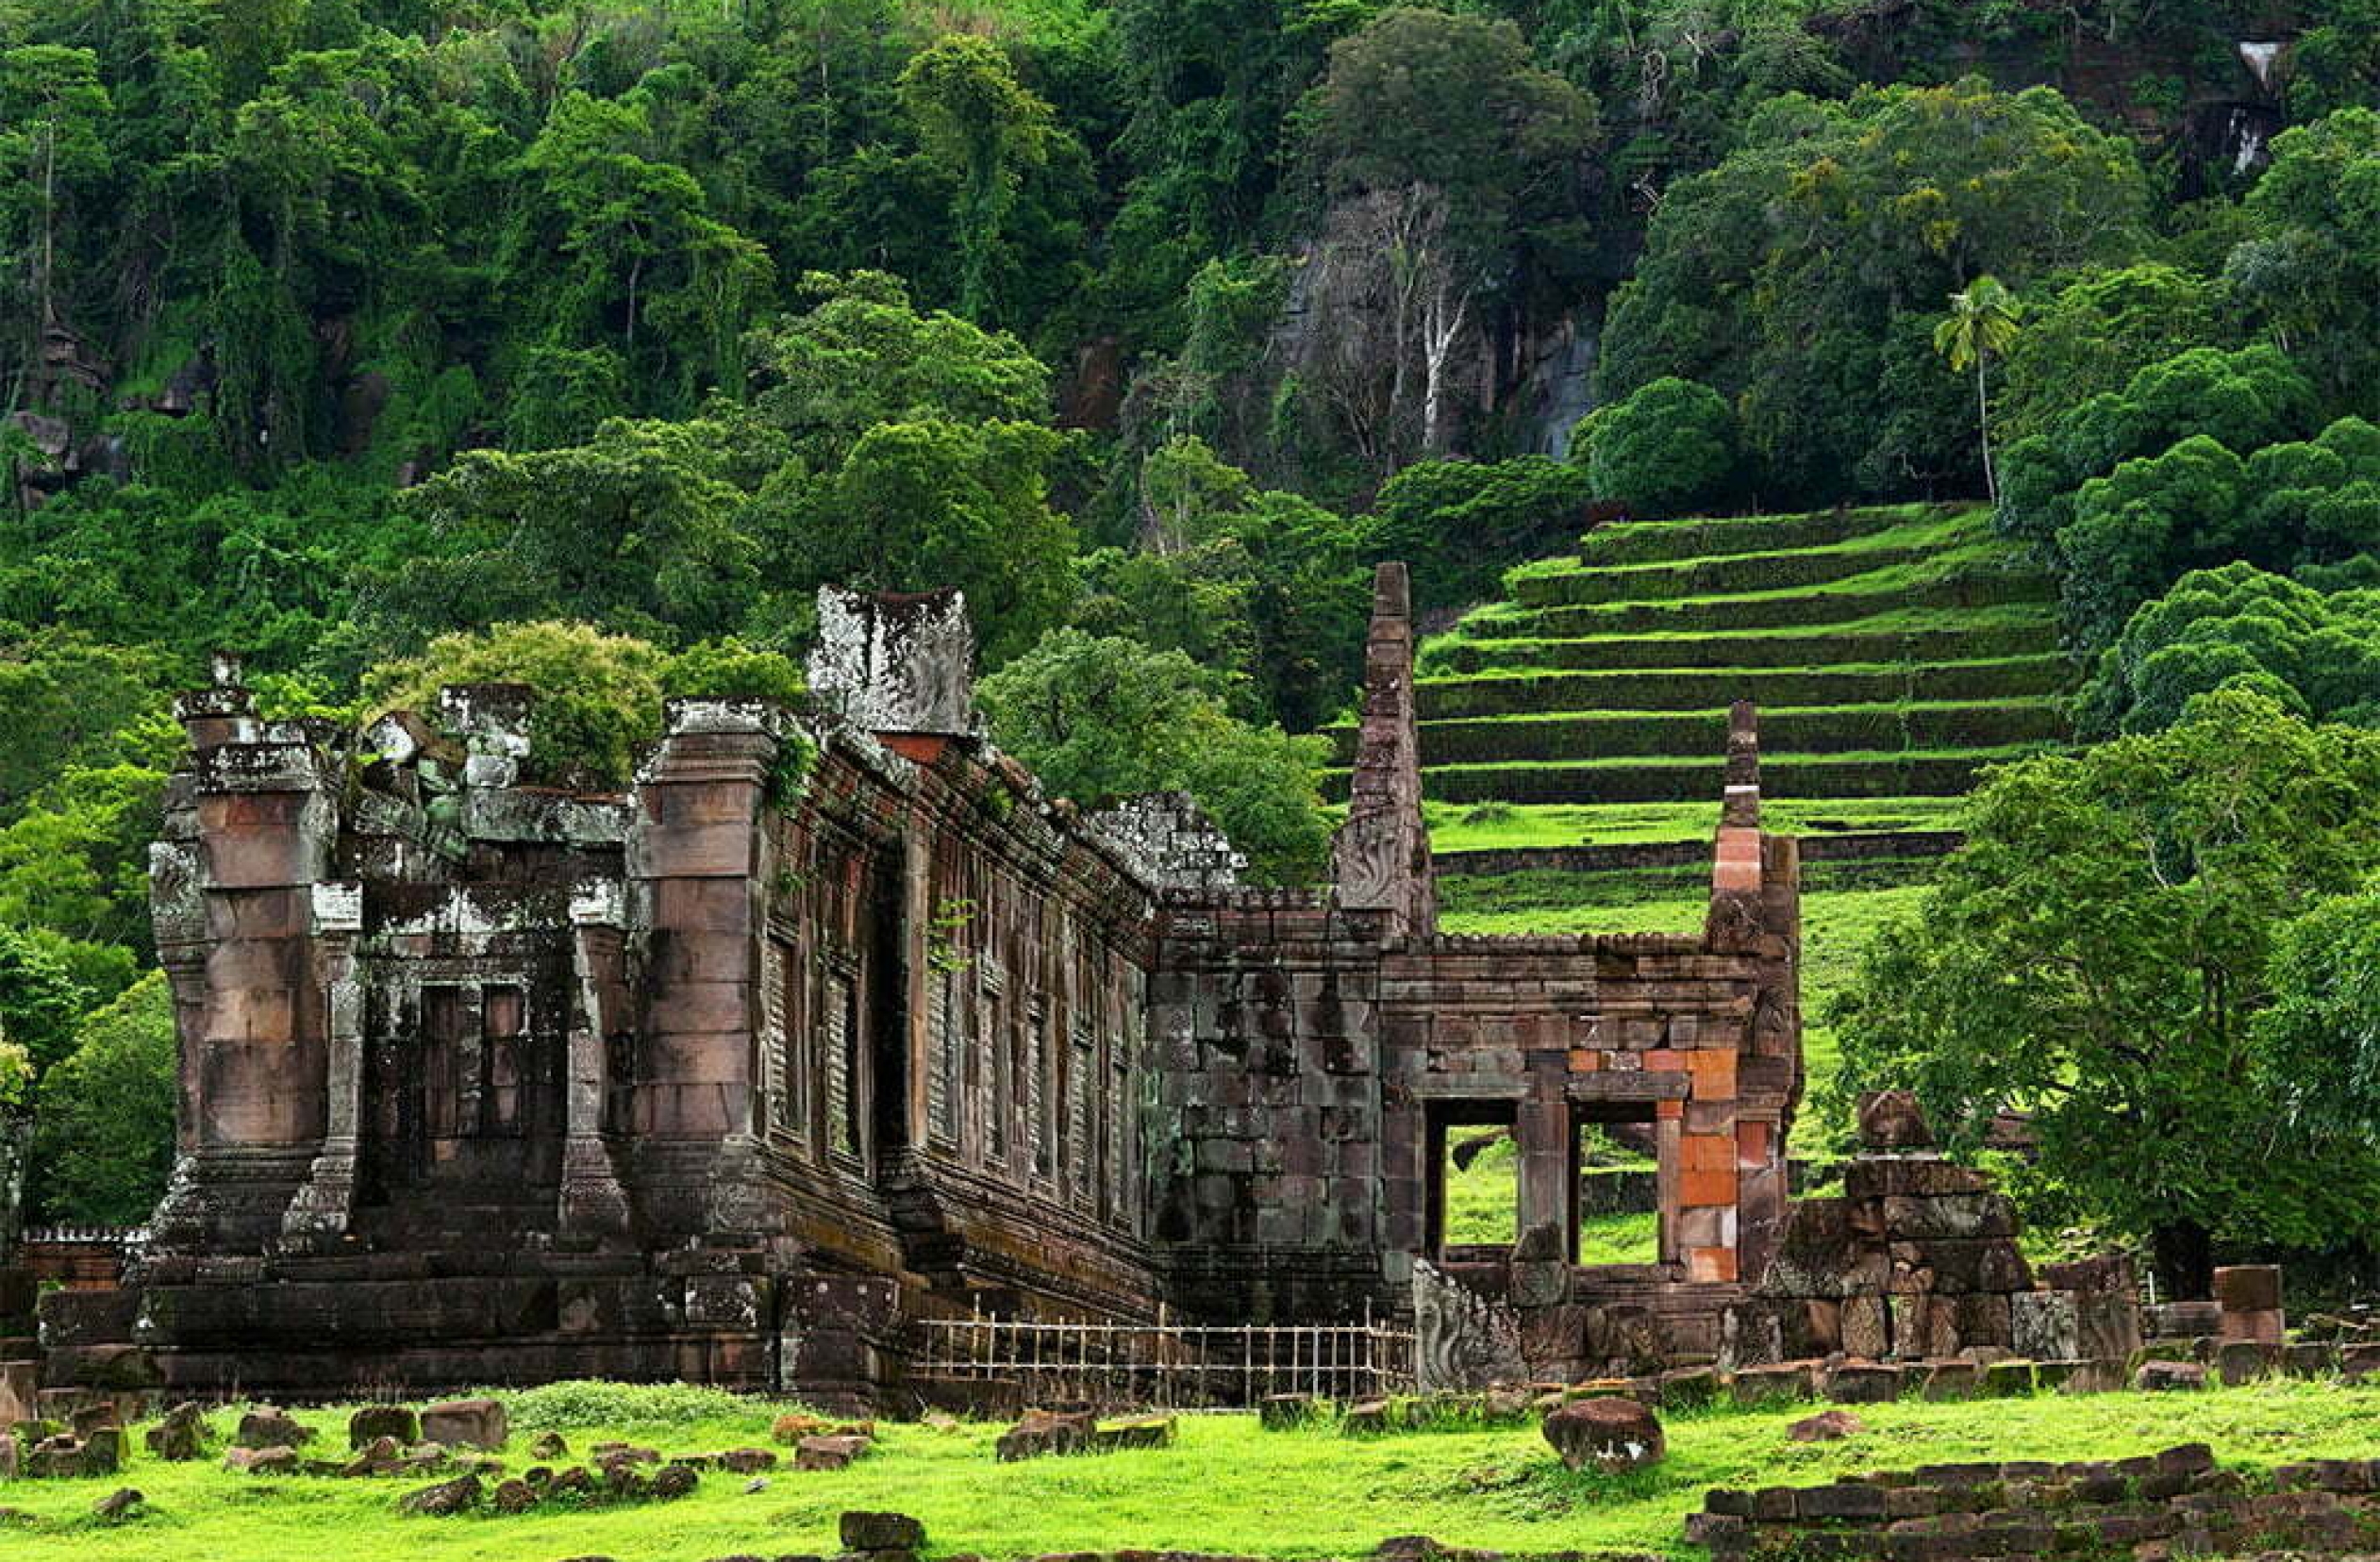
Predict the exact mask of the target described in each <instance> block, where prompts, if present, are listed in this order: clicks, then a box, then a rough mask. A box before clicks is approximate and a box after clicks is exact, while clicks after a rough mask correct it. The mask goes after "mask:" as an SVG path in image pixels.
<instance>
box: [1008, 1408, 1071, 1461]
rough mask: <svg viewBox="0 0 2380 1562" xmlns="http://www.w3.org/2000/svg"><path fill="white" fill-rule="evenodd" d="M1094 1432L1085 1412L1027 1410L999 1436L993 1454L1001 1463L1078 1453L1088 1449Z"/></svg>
mask: <svg viewBox="0 0 2380 1562" xmlns="http://www.w3.org/2000/svg"><path fill="white" fill-rule="evenodd" d="M1095 1429H1096V1423H1095V1422H1094V1421H1093V1420H1092V1418H1091V1415H1090V1412H1089V1411H1087V1410H1084V1411H1074V1410H1027V1411H1026V1412H1025V1413H1024V1418H1023V1419H1022V1420H1020V1421H1018V1422H1017V1423H1016V1424H1015V1425H1014V1426H1011V1427H1010V1428H1008V1430H1007V1431H1006V1432H1003V1433H1001V1434H1000V1437H999V1440H998V1442H997V1443H995V1444H994V1445H993V1452H994V1454H996V1455H997V1457H998V1458H999V1460H1000V1462H1001V1463H1003V1464H1010V1463H1014V1462H1015V1461H1016V1460H1019V1459H1036V1458H1040V1457H1043V1456H1045V1455H1047V1454H1079V1453H1081V1452H1083V1451H1084V1450H1085V1449H1087V1448H1089V1447H1090V1442H1091V1434H1092V1432H1093V1431H1094V1430H1095Z"/></svg>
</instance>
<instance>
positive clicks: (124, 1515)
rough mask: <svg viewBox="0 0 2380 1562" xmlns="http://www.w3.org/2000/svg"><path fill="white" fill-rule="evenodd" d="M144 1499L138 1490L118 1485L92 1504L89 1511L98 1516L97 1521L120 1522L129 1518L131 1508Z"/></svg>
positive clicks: (131, 1513) (131, 1514) (131, 1512)
mask: <svg viewBox="0 0 2380 1562" xmlns="http://www.w3.org/2000/svg"><path fill="white" fill-rule="evenodd" d="M144 1501H146V1499H145V1498H143V1497H142V1496H141V1494H140V1493H139V1492H137V1491H135V1490H133V1489H132V1488H131V1487H117V1488H116V1489H115V1490H113V1491H111V1492H109V1493H108V1495H107V1496H105V1497H102V1498H101V1499H99V1501H97V1502H95V1503H93V1504H91V1511H92V1513H93V1514H95V1515H96V1516H97V1517H98V1519H99V1521H100V1522H101V1523H103V1524H121V1523H123V1522H124V1521H125V1520H126V1519H129V1518H131V1517H132V1516H133V1510H134V1509H135V1508H138V1507H139V1506H140V1505H141V1504H142V1503H143V1502H144Z"/></svg>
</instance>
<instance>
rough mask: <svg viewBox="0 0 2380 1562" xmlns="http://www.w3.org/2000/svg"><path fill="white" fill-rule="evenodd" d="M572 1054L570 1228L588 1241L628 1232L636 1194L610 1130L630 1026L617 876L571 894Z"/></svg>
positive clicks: (567, 1149)
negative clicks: (619, 1045)
mask: <svg viewBox="0 0 2380 1562" xmlns="http://www.w3.org/2000/svg"><path fill="white" fill-rule="evenodd" d="M570 915H571V1005H570V1040H569V1055H568V1056H567V1057H566V1058H565V1059H564V1063H563V1068H564V1070H565V1076H564V1079H563V1082H562V1109H563V1135H564V1138H563V1140H562V1187H561V1192H560V1195H559V1199H558V1205H559V1207H558V1210H557V1212H556V1213H557V1216H558V1222H559V1225H560V1228H561V1231H562V1234H563V1235H564V1236H565V1237H567V1238H574V1239H577V1240H582V1241H588V1240H594V1239H598V1238H604V1237H608V1236H613V1235H617V1234H619V1233H622V1232H624V1231H625V1230H626V1229H627V1227H628V1196H627V1194H626V1193H625V1192H624V1190H623V1189H622V1188H621V1186H620V1173H619V1169H618V1167H617V1166H615V1165H614V1164H613V1161H612V1156H611V1142H610V1140H609V1139H608V1138H606V1137H605V1134H604V1108H605V1105H606V1101H607V1097H608V1095H609V1093H610V1086H611V1081H610V1039H611V1037H612V1036H613V1035H615V1034H617V1033H619V1032H622V1031H624V1030H625V1029H626V1028H627V1021H626V1016H625V1013H624V1009H625V1006H626V982H625V973H624V964H625V936H624V921H625V916H624V907H623V906H622V896H621V887H620V885H619V884H618V883H617V882H615V881H613V880H609V879H604V880H599V881H597V882H594V883H591V884H587V885H582V886H580V887H579V889H577V890H576V891H574V893H573V894H572V896H571V906H570Z"/></svg>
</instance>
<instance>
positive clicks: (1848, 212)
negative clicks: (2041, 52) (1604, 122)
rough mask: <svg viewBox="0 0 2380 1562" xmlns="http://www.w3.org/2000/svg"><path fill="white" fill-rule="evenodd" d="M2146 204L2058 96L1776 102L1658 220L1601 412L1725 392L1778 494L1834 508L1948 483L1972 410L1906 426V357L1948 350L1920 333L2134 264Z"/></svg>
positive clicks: (1886, 91) (1971, 85)
mask: <svg viewBox="0 0 2380 1562" xmlns="http://www.w3.org/2000/svg"><path fill="white" fill-rule="evenodd" d="M2146 203H2147V190H2146V186H2145V185H2144V183H2143V181H2142V179H2141V176H2140V172H2139V168H2138V166H2137V165H2136V164H2135V162H2134V159H2133V157H2132V154H2131V151H2130V149H2129V148H2128V147H2127V146H2126V145H2125V143H2124V142H2123V141H2121V140H2119V139H2117V138H2114V137H2110V136H2106V135H2104V134H2102V133H2101V132H2099V131H2097V130H2095V129H2093V128H2091V126H2090V125H2088V124H2086V123H2085V122H2084V120H2083V119H2082V117H2081V116H2080V115H2079V114H2078V113H2077V112H2076V111H2075V109H2074V108H2073V107H2072V105H2070V104H2069V103H2067V102H2066V100H2065V99H2063V98H2061V97H2059V96H2058V95H2057V94H2056V93H2055V92H2052V91H2046V90H2040V89H2035V90H2031V91H2022V92H2015V93H2004V92H2000V91H1994V90H1993V89H1992V88H1991V87H1990V86H1989V84H1987V83H1985V82H1984V81H1982V80H1980V79H1976V78H1970V79H1967V80H1963V81H1960V82H1957V83H1955V84H1953V85H1950V86H1944V87H1897V86H1896V87H1887V88H1883V89H1877V90H1863V91H1859V92H1858V93H1856V94H1855V95H1854V96H1853V97H1852V99H1851V100H1850V101H1849V102H1848V103H1819V102H1814V101H1811V100H1809V99H1806V98H1802V97H1799V96H1796V95H1793V94H1787V95H1785V96H1782V97H1778V98H1775V99H1773V100H1772V101H1770V102H1769V103H1767V104H1765V105H1763V106H1762V107H1761V108H1759V109H1758V110H1756V112H1755V113H1754V114H1753V115H1752V117H1751V120H1750V122H1749V123H1748V124H1747V125H1746V126H1745V129H1744V132H1743V139H1742V144H1741V145H1740V146H1739V147H1738V149H1737V150H1735V151H1733V152H1731V153H1730V154H1729V155H1728V156H1727V157H1726V158H1724V159H1723V160H1722V161H1721V162H1720V164H1719V165H1718V166H1717V167H1716V168H1714V169H1712V170H1711V171H1710V172H1708V173H1706V174H1697V175H1695V176H1693V177H1691V178H1688V179H1683V180H1680V181H1679V182H1678V183H1677V184H1675V185H1673V187H1672V188H1671V189H1670V191H1668V193H1667V195H1666V197H1665V198H1664V199H1663V201H1662V203H1661V205H1660V208H1659V209H1658V210H1657V211H1656V213H1655V215H1654V218H1653V221H1652V224H1651V225H1650V227H1649V229H1648V231H1647V233H1646V240H1645V253H1644V257H1643V258H1642V260H1641V261H1640V263H1639V266H1638V268H1637V273H1636V275H1635V276H1634V277H1632V278H1631V279H1629V280H1628V281H1627V282H1626V283H1624V284H1623V286H1622V287H1621V289H1620V291H1619V292H1618V293H1617V294H1616V295H1615V296H1614V298H1613V301H1612V306H1611V311H1610V316H1609V322H1608V324H1607V327H1606V335H1605V341H1604V354H1603V357H1602V362H1601V367H1600V370H1599V374H1600V387H1601V392H1602V395H1603V398H1604V399H1605V400H1606V401H1618V400H1621V399H1623V398H1624V397H1625V396H1626V395H1627V394H1628V393H1629V392H1630V391H1635V390H1637V389H1638V388H1639V387H1641V386H1644V385H1647V384H1650V383H1651V382H1652V381H1654V380H1656V379H1658V378H1661V377H1662V376H1664V375H1674V376H1678V377H1681V378H1686V379H1692V380H1696V381H1699V382H1701V383H1704V384H1706V385H1709V386H1711V387H1712V388H1714V389H1715V390H1717V391H1720V392H1721V393H1722V394H1723V395H1725V396H1728V397H1730V398H1733V399H1735V400H1736V402H1737V406H1738V410H1739V413H1740V415H1741V417H1742V420H1743V427H1744V433H1745V440H1746V444H1747V446H1748V447H1749V449H1750V451H1751V452H1752V453H1753V454H1754V455H1756V457H1758V458H1759V459H1760V460H1761V461H1762V462H1763V463H1764V465H1765V467H1766V468H1767V471H1768V474H1770V478H1771V484H1772V486H1773V488H1775V489H1778V490H1783V491H1785V492H1787V493H1790V494H1793V495H1795V496H1799V497H1806V498H1808V499H1811V500H1814V501H1833V500H1836V499H1839V498H1840V497H1841V496H1842V495H1843V494H1845V493H1847V492H1852V491H1870V492H1875V491H1891V490H1902V489H1904V488H1905V487H1906V485H1907V483H1908V482H1909V480H1910V478H1911V477H1912V476H1915V475H1921V474H1922V475H1937V474H1939V475H1941V476H1947V475H1948V474H1951V473H1953V472H1954V471H1956V470H1958V469H1959V468H1961V467H1962V466H1964V465H1965V462H1964V461H1963V460H1962V459H1960V444H1961V441H1960V440H1958V439H1957V438H1956V431H1957V430H1956V422H1955V421H1954V420H1955V417H1956V414H1955V413H1953V412H1951V411H1950V409H1949V407H1947V406H1945V407H1942V408H1940V409H1939V412H1938V413H1936V414H1935V415H1931V416H1929V417H1927V418H1926V419H1924V420H1923V421H1922V423H1915V424H1913V423H1911V422H1909V421H1907V420H1906V419H1899V418H1896V417H1895V416H1894V415H1893V414H1894V412H1895V411H1896V403H1897V402H1898V401H1899V400H1900V399H1902V398H1904V397H1906V395H1907V393H1908V392H1907V391H1906V389H1905V387H1906V385H1908V384H1911V383H1914V381H1913V380H1912V377H1911V376H1910V374H1909V373H1908V371H1907V368H1906V360H1908V359H1909V358H1911V357H1913V356H1914V355H1917V354H1923V355H1925V356H1926V357H1930V356H1931V350H1930V348H1929V347H1928V346H1926V345H1925V344H1924V341H1923V338H1924V335H1925V332H1924V331H1919V332H1916V333H1913V334H1912V333H1909V332H1906V331H1905V330H1904V329H1903V326H1902V324H1901V322H1902V321H1904V320H1905V319H1906V318H1908V317H1916V320H1917V321H1918V322H1919V323H1925V317H1926V316H1927V315H1928V314H1929V313H1931V312H1932V311H1933V310H1934V309H1936V308H1937V307H1938V303H1937V301H1939V299H1941V298H1943V297H1946V296H1947V295H1949V294H1950V293H1952V292H1954V291H1958V290H1959V289H1962V288H1964V287H1965V286H1966V285H1967V284H1968V283H1969V282H1970V281H1972V279H1974V278H1975V277H1977V276H1979V275H1982V274H1987V273H1989V274H1993V275H1996V276H1998V277H2000V278H2002V279H2003V280H2004V281H2006V283H2007V284H2008V285H2009V286H2011V287H2013V288H2016V289H2019V290H2020V291H2022V289H2023V288H2025V287H2026V286H2028V285H2030V284H2031V283H2032V282H2033V281H2034V280H2035V279H2037V278H2039V277H2042V276H2045V275H2048V274H2052V273H2054V272H2056V271H2059V270H2062V269H2066V268H2072V267H2076V266H2082V265H2088V264H2091V263H2094V262H2119V261H2122V260H2127V259H2130V258H2132V257H2133V255H2134V253H2135V252H2136V250H2137V249H2138V246H2139V239H2140V229H2141V223H2142V218H2143V216H2144V213H2145V210H2146ZM1928 329H1930V324H1929V325H1928ZM1929 367H1930V366H1929ZM1933 377H1934V378H1935V379H1937V380H1939V369H1935V370H1933Z"/></svg>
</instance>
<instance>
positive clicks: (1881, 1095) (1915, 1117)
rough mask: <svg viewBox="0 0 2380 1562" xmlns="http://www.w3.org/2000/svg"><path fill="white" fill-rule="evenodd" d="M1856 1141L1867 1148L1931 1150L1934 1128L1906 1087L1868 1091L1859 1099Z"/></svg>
mask: <svg viewBox="0 0 2380 1562" xmlns="http://www.w3.org/2000/svg"><path fill="white" fill-rule="evenodd" d="M1859 1142H1860V1144H1861V1145H1862V1146H1863V1147H1864V1148H1866V1149H1870V1150H1931V1149H1932V1148H1933V1147H1934V1130H1933V1128H1932V1126H1931V1125H1930V1124H1928V1123H1927V1122H1926V1121H1925V1111H1924V1109H1923V1108H1922V1107H1921V1106H1920V1105H1918V1104H1917V1097H1916V1096H1915V1095H1913V1094H1912V1093H1910V1092H1909V1091H1907V1090H1871V1091H1869V1092H1868V1093H1867V1094H1865V1095H1863V1096H1861V1097H1860V1098H1859Z"/></svg>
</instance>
